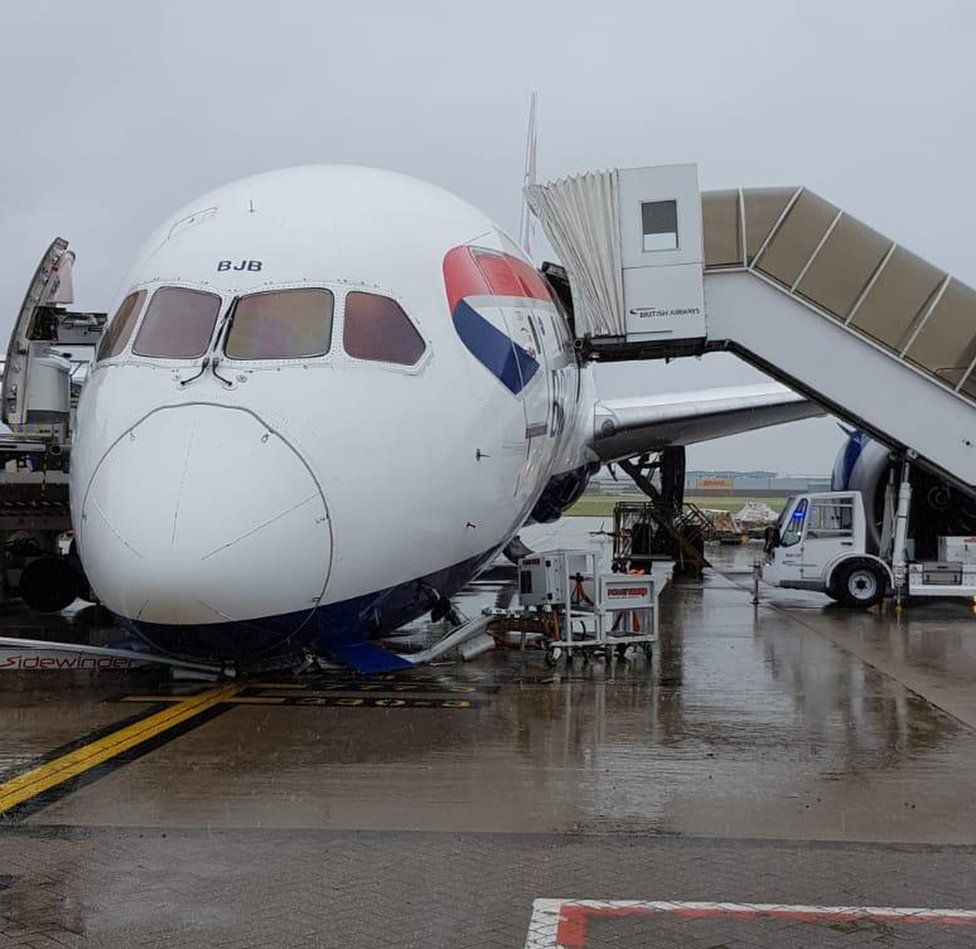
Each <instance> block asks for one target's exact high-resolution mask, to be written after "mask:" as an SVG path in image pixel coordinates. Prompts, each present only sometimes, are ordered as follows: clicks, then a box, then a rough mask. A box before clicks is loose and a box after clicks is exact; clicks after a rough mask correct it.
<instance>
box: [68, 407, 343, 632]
mask: <svg viewBox="0 0 976 949" xmlns="http://www.w3.org/2000/svg"><path fill="white" fill-rule="evenodd" d="M79 550H80V553H81V557H82V562H83V564H84V567H85V571H86V573H87V574H88V578H89V579H90V580H91V583H92V586H93V587H94V589H95V590H96V591H97V593H98V595H99V597H100V598H101V600H102V602H103V603H104V604H105V605H106V606H107V607H108V608H109V609H111V610H112V611H113V612H115V613H118V614H121V615H122V616H124V617H127V618H129V619H132V620H136V621H137V622H138V623H139V624H165V625H167V626H180V627H185V626H187V625H192V624H214V623H220V624H223V623H228V622H234V623H247V624H248V626H250V627H253V628H254V629H255V631H257V630H258V629H260V628H261V627H262V626H268V627H269V628H273V629H274V631H275V633H276V634H278V635H281V634H284V635H287V634H288V633H289V632H290V631H291V632H293V631H294V630H296V629H298V628H299V627H300V626H301V625H302V624H303V623H304V621H305V619H306V618H307V616H308V615H309V613H310V611H311V610H312V609H314V608H315V606H316V605H317V604H318V602H319V601H320V600H321V598H322V595H323V593H324V592H325V585H326V582H327V579H328V575H329V568H330V566H331V558H332V536H331V525H330V522H329V516H328V511H327V508H326V503H325V498H324V497H323V495H322V492H321V489H320V488H319V485H318V483H317V481H316V480H315V478H314V476H313V474H312V472H311V470H310V469H309V467H308V466H307V464H306V463H305V461H304V460H303V458H302V457H301V455H300V454H299V453H298V452H297V451H296V450H295V448H293V447H292V445H291V444H290V443H289V442H287V441H286V440H285V439H284V438H283V437H282V436H280V435H279V434H277V433H276V432H275V431H274V430H273V429H271V428H270V427H268V426H267V425H266V424H265V423H264V422H262V421H261V420H260V419H259V418H258V417H257V416H256V415H254V414H253V413H251V412H250V411H247V410H245V409H238V408H230V407H225V406H217V405H207V404H203V405H201V404H195V405H185V406H177V407H172V408H163V409H159V410H157V411H155V412H153V413H151V414H149V415H148V416H146V417H145V418H144V419H143V420H142V421H141V422H139V423H138V424H137V425H136V426H135V427H134V428H133V429H131V430H130V431H129V432H127V433H126V434H125V435H123V436H122V438H120V439H119V440H118V441H117V442H116V443H115V444H114V445H113V446H112V447H111V448H110V449H109V450H108V451H107V452H106V454H105V455H104V457H103V458H102V460H101V462H100V463H99V464H98V466H97V468H96V470H95V473H94V475H93V476H92V478H91V481H90V483H89V486H88V489H87V491H86V494H85V498H84V501H83V504H82V513H81V530H80V531H79Z"/></svg>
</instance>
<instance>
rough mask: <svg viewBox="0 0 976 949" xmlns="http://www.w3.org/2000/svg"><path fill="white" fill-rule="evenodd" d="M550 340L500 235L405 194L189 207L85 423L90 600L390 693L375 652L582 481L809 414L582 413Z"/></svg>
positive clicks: (79, 460)
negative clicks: (366, 677) (377, 682)
mask: <svg viewBox="0 0 976 949" xmlns="http://www.w3.org/2000/svg"><path fill="white" fill-rule="evenodd" d="M570 318H571V314H568V313H567V311H566V309H565V307H564V305H563V302H562V301H561V299H560V294H559V293H558V292H556V289H555V287H554V284H553V282H552V280H551V278H550V277H548V276H546V275H545V274H544V273H543V272H540V271H539V270H537V269H536V267H535V266H534V265H533V263H532V262H531V260H530V259H529V258H528V257H527V256H526V254H525V253H523V251H522V250H521V249H520V248H519V246H518V245H517V244H516V243H515V242H514V241H513V240H512V239H511V238H509V237H508V236H507V235H506V234H505V233H504V231H503V230H502V229H501V228H500V227H499V226H498V225H496V224H495V223H493V222H492V221H491V220H490V219H489V218H488V217H486V216H485V215H484V214H482V213H481V212H479V211H477V210H476V209H475V208H473V207H471V206H470V205H468V204H467V203H465V202H464V201H462V200H461V199H459V198H457V197H455V196H454V195H452V194H449V193H448V192H446V191H444V190H441V189H440V188H438V187H435V186H433V185H430V184H427V183H425V182H422V181H419V180H417V179H414V178H411V177H407V176H404V175H401V174H397V173H394V172H390V171H382V170H376V169H371V168H364V167H357V166H347V165H309V166H302V167H297V168H290V169H284V170H278V171H272V172H269V173H266V174H259V175H256V176H253V177H249V178H245V179H243V180H240V181H236V182H233V183H231V184H228V185H225V186H223V187H220V188H217V189H216V190H214V191H211V192H209V193H208V194H205V195H203V196H202V197H200V198H199V199H197V200H195V201H192V202H191V203H190V204H188V205H187V206H186V207H184V208H183V209H182V210H180V211H178V212H177V213H176V214H175V215H174V216H173V217H172V218H170V219H169V220H168V221H166V222H165V223H164V224H163V225H162V226H161V227H160V228H159V229H158V230H156V231H155V232H154V233H153V234H152V236H151V237H150V238H149V239H148V241H147V242H146V244H145V246H144V247H143V248H142V250H141V251H140V252H139V254H138V256H137V258H136V261H135V263H134V264H133V266H132V267H131V269H130V271H129V273H128V275H127V277H126V278H125V280H124V284H123V289H122V293H121V299H120V300H119V301H118V302H117V306H116V307H115V310H114V315H113V316H112V317H111V318H110V319H109V321H108V323H107V325H106V328H105V331H104V334H103V335H102V338H101V340H100V342H99V344H98V347H97V351H96V354H95V358H94V361H93V363H92V366H91V368H90V370H89V374H88V378H87V381H86V382H85V385H84V387H83V390H82V393H81V397H80V402H79V404H78V408H77V413H76V420H75V430H74V441H73V448H72V457H71V470H70V498H71V515H72V523H73V525H74V530H75V538H76V543H77V548H78V554H79V556H80V560H81V564H82V566H83V569H84V572H85V575H86V577H87V580H88V582H89V583H90V584H91V588H92V590H93V591H94V592H95V594H96V595H97V597H98V600H99V601H100V602H101V603H102V604H103V605H104V606H106V607H107V608H108V609H109V610H111V611H112V612H113V613H114V614H116V615H117V616H118V617H119V619H120V620H121V622H122V624H123V625H124V626H125V627H127V628H128V629H129V630H130V631H131V632H133V633H136V634H138V636H139V637H140V638H141V639H142V640H144V641H145V642H147V643H148V644H149V645H150V646H151V648H152V649H154V650H156V651H158V652H160V653H162V654H165V655H167V656H175V657H179V658H182V659H186V660H189V661H205V662H221V663H233V664H236V665H237V666H238V667H240V668H248V667H254V668H257V667H268V666H269V665H274V664H278V665H280V666H284V665H286V664H288V662H290V661H291V657H294V656H296V655H298V654H300V653H302V652H303V651H306V652H313V653H317V654H324V655H327V656H329V657H330V658H331V659H334V660H338V661H340V662H343V663H346V664H348V665H351V666H353V667H354V668H356V669H359V670H362V671H378V670H385V669H391V668H398V667H401V666H406V665H408V664H409V662H408V660H406V659H404V658H402V657H400V656H397V655H395V654H394V653H392V652H390V651H388V650H386V649H384V648H383V647H382V646H380V645H379V644H377V639H378V638H380V637H382V636H384V635H386V634H388V633H390V632H391V631H393V630H395V629H397V628H398V627H400V626H402V625H403V624H405V623H407V622H409V621H411V620H413V619H414V618H417V617H419V616H422V615H424V614H425V613H427V612H430V611H432V610H438V609H440V610H442V611H443V608H444V605H445V604H447V603H449V601H450V598H451V597H452V596H453V595H454V594H455V593H456V592H457V591H459V590H460V589H461V588H462V587H464V586H465V585H466V584H467V583H469V582H470V581H471V580H472V579H473V578H475V577H476V576H477V575H478V574H479V572H480V571H482V570H483V569H485V568H486V567H487V566H488V565H490V564H491V563H492V562H493V560H494V559H495V558H496V557H497V555H498V554H499V552H500V551H502V550H503V549H504V548H505V547H506V545H508V544H509V543H510V542H511V541H512V540H513V538H515V537H516V536H517V534H518V532H519V531H520V530H521V529H522V528H523V527H524V526H525V525H526V524H528V523H532V522H533V521H549V520H553V519H555V518H557V517H559V516H560V515H561V513H562V512H563V511H564V510H565V509H566V508H567V507H568V506H569V505H570V504H571V503H572V502H573V501H575V500H576V498H578V497H579V495H580V494H581V493H582V491H583V489H584V488H585V486H586V483H587V480H588V479H589V477H590V476H591V475H592V474H593V473H594V472H595V471H597V470H598V469H599V467H600V466H601V465H602V464H606V463H609V462H614V461H618V460H621V459H626V458H629V457H633V456H634V455H636V454H638V453H641V452H647V451H654V450H661V449H663V448H667V447H674V446H683V445H689V444H692V443H695V442H697V441H701V440H704V439H708V438H716V437H720V436H723V435H729V434H733V433H737V432H742V431H746V430H749V429H753V428H759V427H763V426H766V425H770V424H778V423H781V422H788V421H793V420H797V419H803V418H809V417H812V416H815V415H819V414H821V410H820V409H819V408H817V407H816V406H814V405H812V404H811V403H809V402H807V401H806V400H804V399H803V398H802V397H801V396H799V395H796V394H795V393H793V392H791V391H790V390H788V389H786V388H784V387H782V386H779V385H777V384H763V385H752V386H739V387H734V388H731V389H716V390H710V391H709V390H704V391H697V392H686V393H677V394H673V395H666V396H661V395H654V396H647V397H643V398H630V399H618V400H605V399H600V398H599V396H598V394H597V391H596V386H595V382H594V376H593V368H592V365H590V364H587V363H585V362H583V361H581V360H580V358H579V357H578V354H577V351H576V348H575V347H574V338H573V333H572V332H571V330H570V325H571V324H570ZM648 371H653V370H652V369H648Z"/></svg>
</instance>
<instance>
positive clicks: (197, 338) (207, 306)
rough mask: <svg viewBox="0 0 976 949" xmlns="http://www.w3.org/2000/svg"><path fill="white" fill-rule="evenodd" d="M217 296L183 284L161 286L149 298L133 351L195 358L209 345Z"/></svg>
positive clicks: (167, 356)
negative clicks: (191, 288)
mask: <svg viewBox="0 0 976 949" xmlns="http://www.w3.org/2000/svg"><path fill="white" fill-rule="evenodd" d="M219 312H220V297H218V296H217V295H216V294H215V293H204V292H203V291H202V290H187V289H185V288H184V287H160V288H159V289H158V290H157V291H156V292H155V293H154V294H153V298H152V299H151V300H150V301H149V307H148V308H147V310H146V318H145V319H144V320H143V321H142V326H140V327H139V332H138V333H137V334H136V341H135V343H134V344H133V346H132V351H133V352H134V353H136V354H137V355H139V356H157V357H160V358H163V359H195V358H196V357H197V356H202V355H203V354H204V353H205V352H206V351H207V348H208V347H209V346H210V337H211V336H212V335H213V328H214V324H215V323H216V322H217V314H218V313H219Z"/></svg>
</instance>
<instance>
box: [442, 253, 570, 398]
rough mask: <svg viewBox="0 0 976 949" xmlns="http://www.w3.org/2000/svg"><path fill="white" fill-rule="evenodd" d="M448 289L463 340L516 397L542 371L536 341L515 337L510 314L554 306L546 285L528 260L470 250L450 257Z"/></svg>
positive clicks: (446, 268) (447, 257)
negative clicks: (519, 309) (538, 304)
mask: <svg viewBox="0 0 976 949" xmlns="http://www.w3.org/2000/svg"><path fill="white" fill-rule="evenodd" d="M444 284H445V287H446V289H447V300H448V306H449V308H450V311H451V318H452V320H453V321H454V327H455V329H456V330H457V333H458V336H459V337H460V338H461V341H462V342H463V343H464V345H465V347H467V349H468V351H469V352H470V353H471V354H472V355H473V356H474V357H475V359H477V360H478V362H480V363H481V364H482V365H483V366H484V367H485V368H486V369H487V370H488V371H489V372H490V373H491V374H492V375H493V376H495V378H497V379H498V380H499V381H500V382H501V383H502V384H503V385H504V386H505V387H506V388H507V389H508V390H509V391H510V392H512V394H513V395H518V394H519V393H520V392H522V390H523V389H524V388H525V387H526V386H527V385H528V384H529V382H530V381H531V380H532V378H533V377H534V376H535V374H536V373H537V372H538V371H539V368H540V349H541V347H540V344H539V341H538V340H537V339H535V338H533V339H531V340H529V339H523V341H522V342H519V341H518V340H517V339H515V338H514V336H515V334H514V333H513V331H512V326H511V324H510V321H509V317H508V316H507V315H506V310H510V309H511V308H513V307H519V306H522V307H524V306H526V305H529V304H531V302H532V301H541V302H544V303H547V304H549V305H550V306H551V305H552V297H551V296H550V294H549V289H548V288H547V287H546V284H545V281H544V280H543V279H542V277H540V276H539V274H538V272H537V271H536V270H535V269H534V268H533V267H532V266H531V265H530V264H528V263H526V262H525V261H524V260H520V259H519V258H518V257H515V256H514V255H513V254H507V253H504V252H503V251H497V250H491V249H489V248H486V247H474V246H470V245H465V246H462V247H455V248H454V249H453V250H450V251H448V253H447V254H446V255H445V257H444Z"/></svg>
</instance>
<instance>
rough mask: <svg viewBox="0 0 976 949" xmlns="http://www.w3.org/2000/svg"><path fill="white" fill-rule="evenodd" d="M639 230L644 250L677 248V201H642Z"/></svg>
mask: <svg viewBox="0 0 976 949" xmlns="http://www.w3.org/2000/svg"><path fill="white" fill-rule="evenodd" d="M641 230H642V231H643V233H644V250H645V252H646V251H652V250H677V249H678V202H677V201H644V202H642V203H641Z"/></svg>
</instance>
